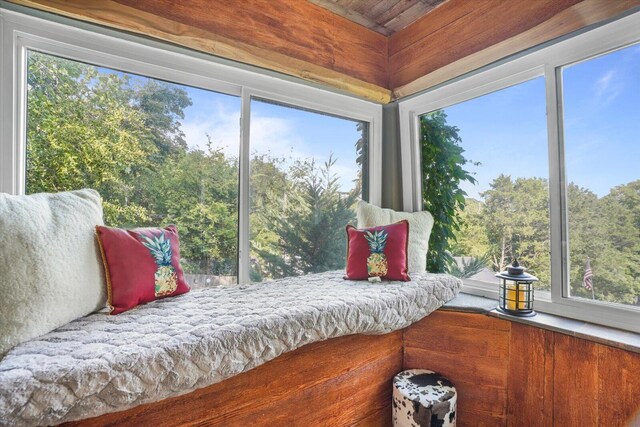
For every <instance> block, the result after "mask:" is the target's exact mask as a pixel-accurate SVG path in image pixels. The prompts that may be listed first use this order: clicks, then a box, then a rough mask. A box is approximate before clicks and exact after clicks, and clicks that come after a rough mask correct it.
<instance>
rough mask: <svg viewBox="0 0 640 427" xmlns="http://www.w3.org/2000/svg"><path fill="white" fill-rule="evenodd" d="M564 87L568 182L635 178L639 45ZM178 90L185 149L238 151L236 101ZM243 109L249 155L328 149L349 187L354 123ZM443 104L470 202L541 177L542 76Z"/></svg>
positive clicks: (600, 184)
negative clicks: (462, 158)
mask: <svg viewBox="0 0 640 427" xmlns="http://www.w3.org/2000/svg"><path fill="white" fill-rule="evenodd" d="M101 71H105V72H113V71H111V70H106V69H101ZM136 80H137V79H136ZM563 85H564V112H565V119H564V125H565V157H566V165H567V166H566V167H567V177H568V180H569V181H571V182H574V183H576V184H578V185H580V186H582V187H586V188H588V189H590V190H591V191H593V192H595V193H596V194H598V196H600V197H602V196H604V195H606V194H607V193H608V192H609V190H610V189H611V188H612V187H614V186H616V185H621V184H626V183H628V182H631V181H634V180H636V179H638V178H640V176H639V175H640V173H639V172H638V170H639V169H640V168H638V163H639V160H640V46H638V45H636V46H632V47H628V48H625V49H622V50H619V51H617V52H613V53H610V54H607V55H604V56H601V57H599V58H595V59H592V60H589V61H586V62H582V63H578V64H574V65H572V66H569V67H566V68H565V69H564V71H563ZM183 87H184V88H185V89H186V90H187V92H188V94H189V96H190V97H191V99H192V101H193V105H192V106H190V107H188V108H187V109H186V110H185V119H184V120H183V126H182V129H183V131H184V132H185V134H186V136H187V142H188V144H189V146H190V147H193V148H205V143H206V135H207V134H209V135H210V136H211V138H212V140H213V141H214V144H215V146H216V147H219V148H223V149H224V151H225V153H226V154H227V155H229V156H234V157H237V156H238V152H239V140H240V127H239V118H240V99H239V98H238V97H235V96H229V95H224V94H220V93H216V92H211V91H207V90H203V89H198V88H192V87H185V86H183ZM251 107H252V116H251V121H252V123H251V145H252V152H259V153H267V152H269V153H271V154H272V155H273V156H276V157H286V158H289V159H293V158H314V159H315V160H316V161H317V163H322V162H324V161H326V160H327V159H328V158H329V155H330V154H333V155H334V156H335V157H336V158H337V163H336V166H335V167H334V173H336V174H338V175H339V176H340V178H341V179H340V184H341V187H342V189H343V190H344V191H346V190H348V189H350V188H352V187H353V180H354V179H355V177H356V175H357V171H358V168H357V165H356V163H355V157H356V155H355V148H354V144H355V142H356V141H357V140H358V138H359V134H358V132H357V131H356V123H355V122H353V121H349V120H344V119H339V118H335V117H330V116H325V115H322V114H316V113H311V112H308V111H303V110H298V109H294V108H288V107H283V106H279V105H273V104H269V103H265V102H259V101H253V102H252V106H251ZM444 110H445V112H446V114H447V117H448V119H447V120H448V123H449V124H452V125H455V126H457V127H458V128H459V129H460V131H459V134H460V136H461V138H462V146H463V148H464V149H465V151H466V157H467V158H468V159H470V160H472V161H474V162H480V163H481V165H480V166H473V165H471V164H468V165H467V167H468V170H470V171H471V172H473V173H474V174H475V177H476V179H477V180H478V184H476V185H470V184H465V185H464V186H463V188H464V190H465V191H466V192H467V194H468V195H469V197H473V198H476V199H479V198H480V193H481V192H483V191H486V190H487V189H489V184H490V182H491V181H492V180H493V179H494V178H495V177H496V176H498V175H499V174H500V173H503V174H507V175H511V176H512V178H517V177H543V178H548V176H549V167H548V146H547V128H546V101H545V88H544V78H543V77H539V78H536V79H534V80H531V81H528V82H525V83H522V84H519V85H517V86H513V87H510V88H506V89H503V90H500V91H498V92H494V93H491V94H488V95H485V96H482V97H479V98H476V99H472V100H469V101H466V102H463V103H461V104H457V105H454V106H451V107H447V108H445V109H444Z"/></svg>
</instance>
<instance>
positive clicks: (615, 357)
mask: <svg viewBox="0 0 640 427" xmlns="http://www.w3.org/2000/svg"><path fill="white" fill-rule="evenodd" d="M404 345H405V353H404V367H405V368H406V369H410V368H428V369H433V370H437V371H439V372H441V373H442V374H444V375H445V376H447V377H448V378H449V379H451V381H453V383H454V384H455V385H456V387H457V389H458V390H459V400H458V405H459V406H458V421H459V424H458V425H459V426H462V427H464V426H505V425H508V426H552V425H556V426H580V427H586V426H598V425H602V426H605V425H606V426H612V427H613V426H625V425H634V426H637V425H640V354H638V353H632V352H628V351H624V350H620V349H616V348H613V347H609V346H606V345H601V344H597V343H594V342H590V341H586V340H583V339H580V338H575V337H571V336H568V335H564V334H560V333H556V332H551V331H548V330H544V329H540V328H535V327H531V326H525V325H522V324H519V323H512V322H509V321H506V320H501V319H496V318H493V317H488V316H486V315H482V314H470V313H457V312H448V311H439V312H436V313H434V314H432V315H431V316H429V317H427V318H426V319H424V320H422V321H421V322H418V323H416V324H414V325H412V326H410V327H409V328H407V329H406V331H405V342H404Z"/></svg>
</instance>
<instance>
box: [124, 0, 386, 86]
mask: <svg viewBox="0 0 640 427" xmlns="http://www.w3.org/2000/svg"><path fill="white" fill-rule="evenodd" d="M115 1H116V3H120V4H123V5H126V6H129V7H132V8H135V9H138V10H141V11H144V12H147V13H151V14H153V15H156V16H160V17H163V18H168V19H170V20H172V21H176V22H180V23H183V24H187V25H189V26H192V27H195V28H200V29H203V30H207V31H211V32H212V33H215V34H220V35H224V36H226V37H229V38H231V39H234V40H238V41H241V42H243V43H247V44H250V45H253V46H256V47H260V48H264V49H269V50H273V51H276V52H279V53H282V54H284V55H287V56H290V57H293V58H298V59H302V60H304V61H308V62H311V63H314V64H316V65H320V66H323V67H326V68H330V69H332V70H335V71H340V72H342V73H345V74H348V75H350V76H352V77H356V78H358V79H361V80H364V81H366V82H369V83H373V84H376V85H378V86H386V84H387V39H386V37H385V36H383V35H381V34H378V33H376V32H374V31H372V30H369V29H367V28H365V27H363V26H361V25H358V24H355V23H353V22H351V21H349V20H347V19H345V18H343V17H341V16H338V15H336V14H333V13H331V12H329V11H328V10H326V9H323V8H321V7H319V6H316V5H314V4H312V3H310V2H308V1H282V0H243V1H242V2H240V3H239V2H238V1H237V0H217V1H215V2H212V1H209V0H182V1H174V0H115Z"/></svg>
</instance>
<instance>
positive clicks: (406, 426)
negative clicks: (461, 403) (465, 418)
mask: <svg viewBox="0 0 640 427" xmlns="http://www.w3.org/2000/svg"><path fill="white" fill-rule="evenodd" d="M457 400H458V395H457V393H456V389H455V387H454V386H453V384H452V383H451V381H449V380H448V379H446V378H445V377H443V376H442V375H440V374H438V373H436V372H433V371H427V370H425V369H410V370H408V371H403V372H400V373H399V374H398V375H396V376H395V378H394V379H393V425H394V426H395V427H417V426H420V427H424V426H430V427H435V426H455V425H456V402H457Z"/></svg>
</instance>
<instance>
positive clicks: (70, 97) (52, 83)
mask: <svg viewBox="0 0 640 427" xmlns="http://www.w3.org/2000/svg"><path fill="white" fill-rule="evenodd" d="M27 76H28V77H27V84H28V95H27V97H28V98H27V99H28V120H27V157H28V159H27V190H28V191H29V192H32V193H33V192H41V191H65V190H74V189H78V188H83V187H91V188H95V189H96V190H98V191H99V192H100V194H102V195H103V198H105V200H107V201H108V202H107V203H105V205H104V209H105V217H106V218H107V219H109V220H110V221H117V222H118V223H121V222H122V223H127V222H135V221H137V220H140V219H145V218H148V217H149V212H147V211H146V210H145V209H144V208H143V207H142V206H139V205H136V204H135V203H133V202H132V200H131V196H132V193H133V190H134V185H135V184H134V181H135V179H136V178H137V176H138V174H139V171H140V170H141V169H144V168H147V167H149V166H150V162H149V161H148V159H149V156H151V155H152V154H154V153H155V152H156V147H155V146H154V145H153V144H151V143H149V142H148V138H146V137H145V136H146V134H147V129H146V126H145V115H144V114H143V113H142V112H141V111H140V110H138V109H137V108H135V106H133V105H132V104H131V102H130V100H131V96H132V92H131V90H130V89H129V88H128V84H129V79H128V77H127V76H126V75H118V74H107V73H99V72H98V70H97V69H96V68H95V67H92V66H89V65H85V64H82V63H78V62H73V61H68V60H65V59H61V58H57V57H53V56H49V55H44V54H40V53H37V52H30V53H29V57H28V73H27Z"/></svg>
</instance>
